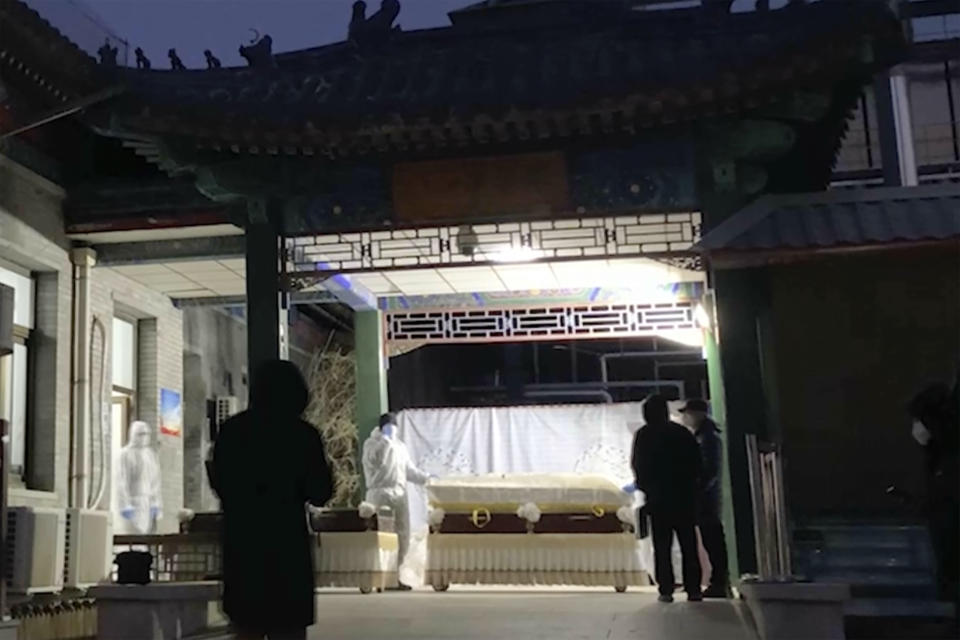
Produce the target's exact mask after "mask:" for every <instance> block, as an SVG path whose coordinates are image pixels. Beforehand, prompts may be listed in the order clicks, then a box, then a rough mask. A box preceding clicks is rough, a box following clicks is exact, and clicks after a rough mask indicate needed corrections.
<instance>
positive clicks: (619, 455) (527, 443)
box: [398, 403, 681, 584]
mask: <svg viewBox="0 0 960 640" xmlns="http://www.w3.org/2000/svg"><path fill="white" fill-rule="evenodd" d="M642 407H643V405H642V403H619V404H592V405H550V406H525V407H483V408H447V409H414V410H408V411H403V412H401V413H400V414H399V423H400V424H399V431H398V435H399V436H400V438H401V439H402V440H403V441H404V442H405V443H406V445H407V447H408V449H409V451H410V457H411V459H412V460H413V461H414V462H415V463H416V464H417V465H418V466H419V467H420V468H421V469H423V470H424V471H427V472H428V473H432V474H435V475H437V476H444V475H449V474H462V473H477V474H482V473H522V472H539V473H545V472H571V471H572V472H582V473H601V474H604V475H606V476H608V477H610V478H611V479H612V480H614V481H615V482H617V483H618V484H619V485H621V486H622V485H626V484H628V483H630V482H632V481H633V472H632V470H631V469H630V452H631V447H632V444H633V436H634V433H636V431H637V429H639V428H640V427H641V426H642V425H643V417H642ZM678 407H679V403H677V404H676V406H671V410H672V412H675V411H676V409H677V408H678ZM674 418H675V419H679V416H678V415H675V416H674ZM407 495H408V499H409V500H410V526H411V532H412V534H413V535H412V541H413V542H412V545H411V553H410V558H409V560H410V562H409V563H405V564H409V565H410V566H409V567H408V571H406V572H402V577H405V579H406V580H410V581H411V582H413V583H414V584H419V583H420V580H421V579H422V578H420V577H419V575H418V574H419V573H420V571H419V567H421V566H422V563H423V561H424V556H423V553H424V552H423V549H422V548H419V547H420V545H422V541H423V540H424V539H425V532H426V530H427V498H426V493H425V492H424V490H423V488H422V487H418V486H415V485H410V486H408V492H407ZM641 499H642V498H641ZM418 543H419V544H418ZM414 546H417V547H418V548H416V549H414V548H413V547H414ZM638 554H640V562H641V565H642V566H643V567H645V568H646V569H647V570H648V571H649V572H650V573H652V572H653V550H652V546H651V543H650V540H649V539H647V540H644V541H643V542H642V543H641V544H640V545H639V547H638ZM675 564H677V563H676V562H675ZM677 568H678V569H679V566H677ZM677 575H681V574H680V573H677ZM408 584H409V582H408Z"/></svg>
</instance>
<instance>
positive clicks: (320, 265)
mask: <svg viewBox="0 0 960 640" xmlns="http://www.w3.org/2000/svg"><path fill="white" fill-rule="evenodd" d="M699 240H700V214H699V213H669V214H641V215H622V216H613V217H606V218H582V219H572V220H543V221H537V222H510V223H498V224H478V225H465V226H459V227H428V228H421V229H395V230H389V231H367V232H359V233H334V234H324V235H316V236H302V237H296V238H290V239H289V240H288V243H287V262H288V265H287V269H288V271H290V272H310V271H337V272H341V273H344V272H358V271H386V270H391V269H410V268H418V267H439V266H456V265H471V264H489V263H492V262H509V261H510V259H509V254H510V253H511V252H515V251H517V250H523V251H524V252H525V254H524V257H523V260H524V261H529V260H572V259H578V258H612V257H630V256H634V257H636V256H668V255H673V254H677V255H680V254H684V253H685V252H689V251H690V249H691V247H692V246H693V245H694V244H695V243H696V242H698V241H699Z"/></svg>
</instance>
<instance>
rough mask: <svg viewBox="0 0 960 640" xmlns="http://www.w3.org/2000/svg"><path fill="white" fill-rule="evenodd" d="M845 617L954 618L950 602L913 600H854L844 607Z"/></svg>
mask: <svg viewBox="0 0 960 640" xmlns="http://www.w3.org/2000/svg"><path fill="white" fill-rule="evenodd" d="M844 615H847V616H855V617H861V618H928V619H931V620H949V619H951V618H953V617H954V610H953V605H952V604H951V603H949V602H940V601H938V600H932V599H925V600H917V599H911V598H856V597H855V598H854V599H853V600H850V601H849V602H848V603H847V604H846V605H845V606H844Z"/></svg>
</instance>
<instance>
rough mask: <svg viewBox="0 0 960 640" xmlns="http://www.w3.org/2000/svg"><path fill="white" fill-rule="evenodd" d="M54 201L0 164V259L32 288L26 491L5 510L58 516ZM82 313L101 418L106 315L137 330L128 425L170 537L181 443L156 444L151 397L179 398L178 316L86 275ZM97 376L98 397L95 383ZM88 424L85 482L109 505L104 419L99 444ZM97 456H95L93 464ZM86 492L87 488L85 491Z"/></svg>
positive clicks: (65, 469)
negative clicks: (147, 441) (137, 430)
mask: <svg viewBox="0 0 960 640" xmlns="http://www.w3.org/2000/svg"><path fill="white" fill-rule="evenodd" d="M63 197H64V193H63V191H62V190H61V189H60V188H59V187H58V186H57V185H55V184H53V183H51V182H49V181H47V180H45V179H44V178H41V177H39V176H37V175H35V174H33V173H31V172H30V171H28V170H27V169H25V168H23V167H22V166H20V165H18V164H16V163H14V162H13V161H11V160H9V159H8V158H6V157H4V156H2V155H0V259H2V260H4V261H7V262H10V263H12V264H14V265H17V266H20V267H22V268H25V269H29V270H30V271H31V272H32V274H33V276H34V278H35V279H36V283H37V288H36V327H35V329H34V332H33V334H32V335H31V347H30V348H31V358H32V361H31V384H30V387H31V391H30V398H29V399H28V401H29V403H30V405H29V406H30V409H29V414H30V429H29V431H30V437H31V440H30V442H29V447H28V448H29V453H28V456H29V458H28V478H27V489H26V490H22V489H11V493H10V503H11V504H12V505H37V506H60V507H63V506H66V505H67V502H68V495H69V481H70V479H69V477H68V476H69V465H70V422H71V417H70V394H71V371H70V368H71V357H70V348H71V344H70V340H71V326H70V323H71V316H72V305H73V293H72V290H73V285H72V277H73V270H72V266H71V264H70V258H69V254H68V252H67V250H66V249H65V247H66V246H67V241H66V239H65V236H64V235H63V217H62V211H61V204H62V201H63ZM90 289H91V290H90V309H91V314H92V317H93V318H97V319H98V320H99V321H100V323H102V326H103V328H104V332H103V336H97V338H96V344H95V345H94V355H95V357H94V358H93V362H92V363H91V364H92V372H93V374H94V375H93V376H92V378H93V379H92V380H91V383H92V384H93V385H94V389H95V393H102V395H103V400H104V403H106V404H105V405H104V408H107V407H109V402H110V396H111V382H110V380H111V371H110V369H111V366H110V363H111V349H110V345H111V339H112V336H111V326H112V322H113V316H114V314H115V313H118V312H119V313H121V314H122V315H124V316H126V317H132V318H136V319H137V320H138V321H139V322H138V328H139V334H140V335H139V337H140V342H139V353H138V385H137V386H138V389H137V392H138V393H137V396H138V397H137V400H136V405H137V406H136V408H135V413H134V417H138V418H140V419H142V420H145V421H147V422H148V423H149V424H150V425H151V427H153V429H154V433H155V440H154V443H155V446H156V447H157V451H158V455H159V457H160V465H161V469H162V472H163V478H162V483H163V484H162V486H163V507H164V508H163V518H162V520H161V523H160V531H161V532H171V531H175V530H176V529H177V526H178V523H177V512H178V511H179V509H180V508H181V507H182V505H183V442H182V439H181V438H180V437H175V436H167V435H160V432H159V414H160V389H170V390H172V391H175V392H177V393H181V394H182V393H183V324H182V317H181V312H180V311H179V310H178V309H176V308H175V307H174V306H173V305H172V303H171V302H170V299H169V298H167V297H166V296H164V295H162V294H160V293H157V292H155V291H152V290H150V289H147V288H146V287H144V286H142V285H139V284H137V283H135V282H133V281H132V280H129V279H128V278H125V277H123V276H120V275H119V274H117V273H115V272H113V271H111V270H109V269H106V268H94V269H93V270H92V273H91V286H90ZM101 370H102V371H103V380H104V384H103V388H102V389H100V388H99V387H100V384H99V375H100V372H101ZM99 416H100V414H99V413H98V414H96V417H95V418H94V423H95V424H94V425H92V427H93V428H92V434H91V438H90V442H91V445H92V448H93V451H92V456H91V458H92V462H93V465H92V468H91V478H92V480H94V481H96V480H97V479H98V478H99V477H101V476H102V474H103V473H104V472H105V473H106V474H107V475H106V478H107V480H108V483H107V491H106V493H105V495H104V497H103V500H102V501H101V503H100V506H101V507H103V508H105V507H108V506H109V505H110V498H111V491H112V488H113V487H112V484H113V483H112V476H113V469H112V464H111V461H110V458H111V456H110V455H109V453H110V446H111V442H110V438H109V436H110V421H109V412H106V413H105V415H103V416H102V420H103V427H104V429H105V430H106V435H107V437H106V438H99V437H98V436H99V430H98V428H97V427H98V425H97V424H96V421H97V420H98V418H99ZM101 453H102V454H103V455H101ZM94 488H95V487H94Z"/></svg>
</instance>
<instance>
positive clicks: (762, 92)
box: [117, 0, 902, 152]
mask: <svg viewBox="0 0 960 640" xmlns="http://www.w3.org/2000/svg"><path fill="white" fill-rule="evenodd" d="M708 16H709V14H707V13H705V12H701V11H695V10H689V11H661V12H650V13H630V12H626V13H624V14H623V17H622V19H618V20H610V19H603V20H598V21H594V22H591V23H588V24H579V23H576V24H561V25H556V26H552V27H543V28H530V27H518V28H509V27H498V28H495V29H480V30H477V29H473V28H471V29H466V28H458V27H457V26H451V27H447V28H443V29H434V30H427V31H419V32H409V33H401V34H397V35H396V36H394V37H393V38H392V39H391V40H390V41H388V42H386V43H384V44H383V45H382V46H379V47H374V48H370V47H363V48H358V47H356V46H354V45H353V44H352V43H339V44H335V45H330V46H326V47H320V48H317V49H311V50H306V51H301V52H295V53H292V54H285V55H281V56H277V57H276V61H277V66H276V68H271V69H253V68H249V69H222V70H215V71H182V72H172V71H134V70H124V71H123V73H124V80H125V82H126V84H127V87H128V97H127V98H126V99H125V100H124V102H123V103H122V104H123V106H122V107H121V108H120V109H118V111H117V114H118V115H120V116H121V117H120V119H119V120H118V121H117V122H118V123H119V127H118V129H119V131H118V133H120V134H121V135H122V134H123V132H127V133H142V134H161V135H171V136H182V137H187V138H192V139H200V140H202V141H203V143H204V144H208V145H210V146H212V147H215V148H216V147H217V146H219V145H226V146H230V145H236V144H239V145H241V146H244V147H249V146H254V145H260V146H263V147H265V148H269V147H270V146H275V147H278V148H280V149H282V148H284V147H285V146H287V145H292V146H301V145H304V144H309V145H315V146H316V147H318V148H319V149H321V150H323V149H332V148H336V149H337V150H338V151H339V152H348V151H349V150H352V149H355V148H358V147H367V148H371V147H372V148H381V149H386V148H396V149H400V150H402V149H405V148H407V147H408V146H409V147H414V148H416V147H423V146H427V147H429V146H434V145H436V146H444V145H451V146H457V145H463V144H468V143H474V142H481V143H482V142H484V141H491V140H492V141H496V140H508V139H509V140H521V141H522V140H536V139H538V138H547V137H554V136H560V137H568V136H571V135H574V136H575V135H580V134H583V133H587V134H590V133H608V134H616V133H620V132H627V133H630V132H633V131H634V130H636V129H639V128H643V127H648V126H661V125H663V124H668V123H671V122H682V121H685V120H689V119H692V118H694V117H702V116H704V115H707V116H710V115H720V114H725V113H738V112H742V111H744V110H749V109H751V108H757V107H759V106H762V105H765V104H769V103H770V102H772V101H775V100H777V99H778V98H780V97H782V95H783V94H784V92H786V91H795V90H798V89H801V90H802V89H804V88H806V87H809V88H810V89H812V90H817V89H827V90H828V91H829V90H831V89H832V87H834V86H835V85H837V84H838V83H842V82H847V81H849V80H850V78H852V77H855V78H856V82H857V83H859V82H860V81H861V80H862V79H864V78H867V77H869V75H870V74H871V73H873V72H874V71H875V70H876V69H877V68H879V67H882V66H886V65H887V64H889V63H890V62H891V61H892V60H893V59H894V57H895V56H896V55H899V52H898V51H899V47H900V45H901V44H902V41H901V32H900V26H899V23H898V22H897V20H896V18H895V17H894V15H893V14H892V13H891V12H889V10H888V9H887V8H886V7H885V6H884V5H883V3H878V2H874V1H871V0H850V1H849V2H843V3H832V2H821V3H816V4H812V5H808V6H805V7H797V8H792V9H784V10H781V11H773V12H769V13H746V14H735V15H730V16H724V17H722V18H717V17H716V16H713V17H711V18H710V19H707V18H708ZM871 44H872V46H871ZM871 56H872V57H871Z"/></svg>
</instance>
